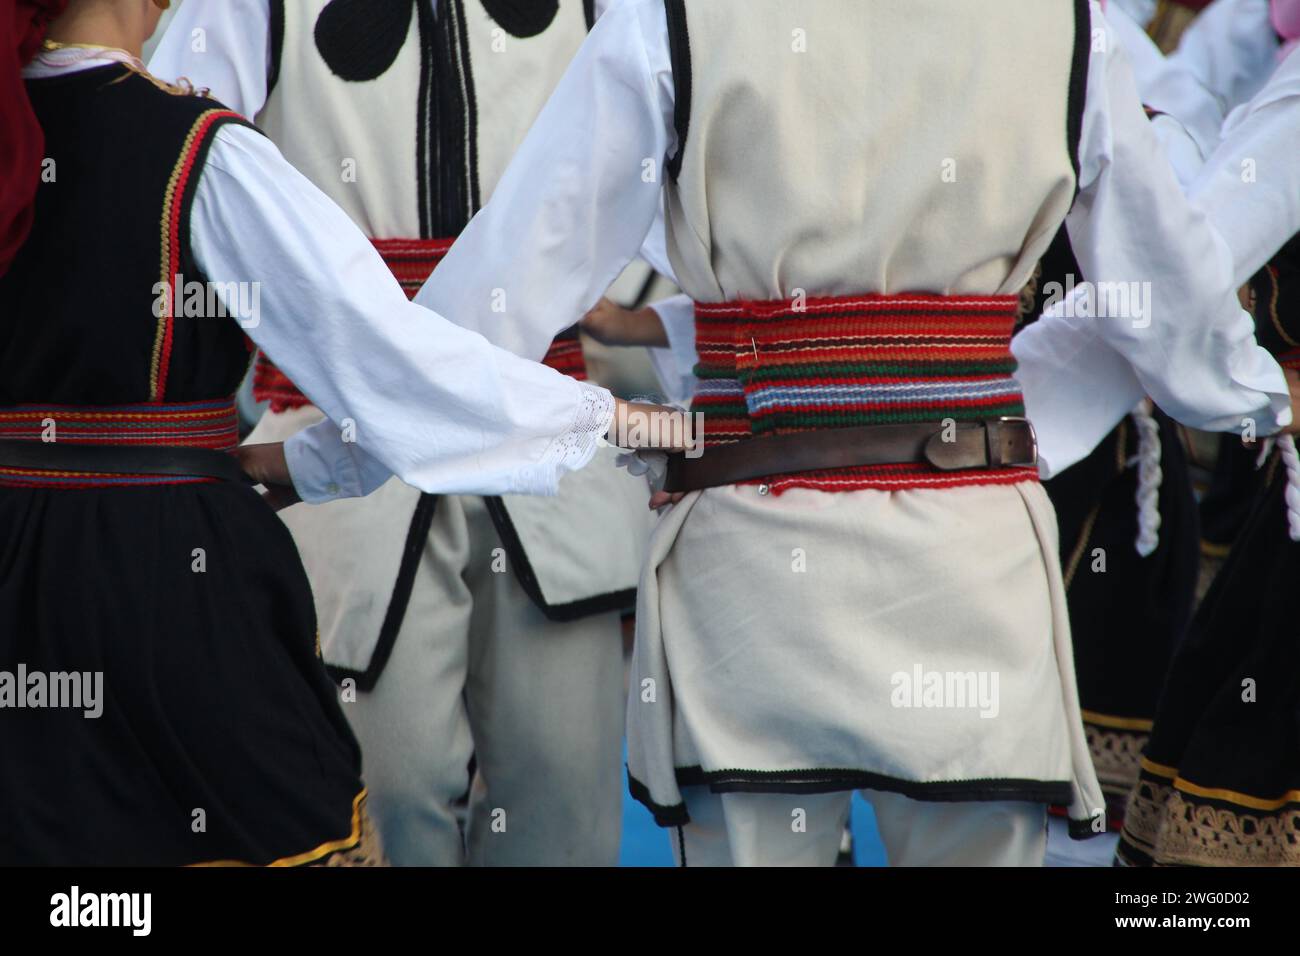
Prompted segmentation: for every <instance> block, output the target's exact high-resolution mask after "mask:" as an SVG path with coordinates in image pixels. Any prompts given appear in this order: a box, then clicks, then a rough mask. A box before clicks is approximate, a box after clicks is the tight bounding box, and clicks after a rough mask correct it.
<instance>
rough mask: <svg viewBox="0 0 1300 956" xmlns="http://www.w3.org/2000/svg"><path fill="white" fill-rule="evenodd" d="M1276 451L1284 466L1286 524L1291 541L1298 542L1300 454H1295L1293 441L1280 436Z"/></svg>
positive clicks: (1299, 538) (1286, 436)
mask: <svg viewBox="0 0 1300 956" xmlns="http://www.w3.org/2000/svg"><path fill="white" fill-rule="evenodd" d="M1277 450H1278V452H1279V453H1281V455H1282V464H1284V465H1285V466H1286V522H1287V527H1288V528H1289V529H1290V532H1291V540H1292V541H1300V454H1297V453H1296V447H1295V439H1294V438H1292V437H1291V436H1290V435H1282V436H1280V437H1279V438H1278V440H1277Z"/></svg>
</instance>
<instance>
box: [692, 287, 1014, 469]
mask: <svg viewBox="0 0 1300 956" xmlns="http://www.w3.org/2000/svg"><path fill="white" fill-rule="evenodd" d="M1018 310H1019V298H1018V297H1017V296H994V297H981V296H960V297H955V296H954V297H949V296H937V295H919V294H918V295H897V296H881V295H868V296H855V297H847V298H823V299H807V300H792V301H782V302H728V303H722V304H716V303H715V304H708V303H696V306H695V322H696V346H697V349H698V352H699V359H700V364H699V365H698V366H697V367H696V375H697V376H698V378H699V379H700V386H699V389H698V391H697V392H696V396H695V400H694V402H693V404H692V411H696V412H701V413H703V415H704V435H705V447H706V451H705V454H706V455H707V454H708V452H707V447H708V445H710V444H712V445H718V444H725V443H730V442H737V441H745V440H747V439H750V438H753V437H756V436H760V435H773V434H788V433H791V432H799V431H809V430H818V429H834V428H845V427H850V426H857V425H885V424H902V423H913V422H941V421H944V420H947V419H952V420H954V421H957V422H967V421H978V420H986V419H993V418H998V417H1001V416H1009V417H1020V416H1023V415H1024V413H1025V411H1024V400H1023V398H1022V396H1021V394H1020V388H1019V386H1018V385H1017V384H1016V381H1015V379H1013V378H1012V373H1013V372H1014V371H1015V367H1016V362H1015V358H1014V357H1013V356H1012V354H1011V335H1012V332H1013V331H1014V329H1015V324H1016V320H1017V315H1018ZM1030 480H1037V473H1036V471H1034V470H1033V469H1027V468H996V469H978V470H969V471H962V472H958V473H943V472H939V471H937V470H936V469H934V468H933V467H931V466H929V465H927V464H925V463H923V462H917V463H909V464H899V465H869V466H860V467H853V468H841V469H835V470H832V471H825V472H805V473H802V474H797V475H773V476H770V477H768V478H764V479H763V480H762V483H763V484H766V485H768V486H769V487H770V488H771V490H772V491H774V492H778V493H779V492H780V491H784V490H786V489H788V488H813V489H817V490H821V491H856V490H860V489H880V490H888V491H896V490H904V489H908V488H936V487H952V486H958V485H977V484H1004V483H1013V482H1020V481H1030Z"/></svg>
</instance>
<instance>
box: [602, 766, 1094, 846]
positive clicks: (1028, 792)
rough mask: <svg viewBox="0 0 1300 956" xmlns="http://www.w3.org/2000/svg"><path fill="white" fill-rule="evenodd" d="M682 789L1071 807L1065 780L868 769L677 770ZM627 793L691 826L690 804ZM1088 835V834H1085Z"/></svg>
mask: <svg viewBox="0 0 1300 956" xmlns="http://www.w3.org/2000/svg"><path fill="white" fill-rule="evenodd" d="M676 777H677V785H678V786H679V787H696V786H706V787H708V788H709V790H710V791H712V792H713V793H772V794H776V793H785V794H801V793H809V794H821V793H841V792H845V791H850V792H851V791H854V790H881V791H885V792H887V793H897V794H900V795H901V796H904V797H908V798H909V799H912V800H920V801H923V802H926V803H978V802H993V801H1004V800H1005V801H1012V802H1017V803H1042V804H1047V805H1069V804H1070V803H1071V801H1072V800H1073V788H1072V787H1071V785H1070V784H1069V783H1068V782H1066V781H1043V780H1026V779H1018V778H1007V777H990V778H985V779H978V780H937V781H932V782H922V781H916V780H902V779H900V778H898V777H889V776H886V775H884V774H879V773H873V772H871V771H868V770H846V769H840V768H835V769H827V770H820V769H809V770H707V771H706V770H704V769H703V768H702V767H698V766H695V767H678V768H676ZM627 782H628V792H629V793H630V794H631V796H632V799H634V800H636V801H637V802H638V803H640V804H641V805H643V806H644V807H645V808H646V809H647V810H649V811H650V813H651V814H652V815H653V816H654V819H655V823H657V824H658V825H659V826H661V827H664V828H672V827H680V826H685V825H686V824H687V823H689V822H690V815H689V814H688V813H687V810H686V804H685V803H679V804H676V805H675V806H665V805H663V804H659V803H655V802H654V800H653V799H652V798H651V796H650V788H649V787H647V786H646V785H645V784H644V783H642V782H641V781H640V780H638V779H637V778H636V777H634V776H632V772H631V770H629V771H628V775H627ZM1085 830H1086V831H1087V832H1086V833H1085V832H1084V831H1085ZM1070 835H1071V836H1072V837H1074V838H1075V839H1084V838H1086V837H1090V836H1095V835H1096V834H1095V833H1094V832H1093V831H1092V821H1091V820H1071V821H1070Z"/></svg>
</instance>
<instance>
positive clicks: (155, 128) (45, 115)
mask: <svg viewBox="0 0 1300 956" xmlns="http://www.w3.org/2000/svg"><path fill="white" fill-rule="evenodd" d="M27 88H28V92H29V95H30V97H31V100H32V105H33V107H34V108H35V111H36V115H37V118H38V119H39V120H40V122H41V126H42V128H43V130H44V132H45V155H46V159H45V163H44V166H43V170H42V177H41V182H40V185H39V187H38V189H37V196H36V216H35V223H34V225H33V228H32V231H31V234H30V236H29V237H28V239H27V242H26V243H25V244H24V246H23V248H22V249H21V250H20V251H19V254H18V256H17V258H16V259H15V261H14V263H13V265H12V267H11V268H10V270H9V272H8V273H7V274H6V275H5V276H3V277H0V316H3V317H5V318H6V319H8V318H10V317H12V316H24V315H26V316H33V317H35V316H39V317H40V320H39V321H5V322H0V404H4V403H9V402H34V401H57V402H61V403H67V404H83V403H84V404H127V403H133V402H140V401H162V400H166V401H190V400H198V399H208V398H212V397H217V396H221V395H223V394H225V393H227V391H233V389H234V388H235V387H236V386H237V385H238V382H239V378H240V376H241V375H242V372H243V367H244V365H246V364H247V350H246V348H245V345H244V336H243V331H242V329H240V327H239V326H238V325H237V324H236V323H235V322H234V321H211V320H208V319H203V318H197V317H188V316H185V315H178V316H174V317H164V318H161V319H160V317H159V316H158V315H157V312H158V301H159V295H160V292H159V286H160V284H161V285H164V286H165V285H167V284H169V283H175V284H181V283H183V282H190V281H192V280H196V281H199V282H203V281H204V280H205V277H204V276H202V275H201V271H200V269H199V268H198V266H197V264H196V263H195V261H194V257H193V254H192V251H191V246H190V234H189V217H190V211H191V208H192V205H193V200H194V195H195V191H196V189H197V187H198V183H199V181H200V179H201V174H202V168H203V164H204V162H205V161H206V157H207V152H208V150H209V149H210V147H211V144H212V141H213V138H214V136H215V134H216V132H217V130H218V129H220V128H221V127H222V126H223V125H226V124H229V123H244V122H245V121H244V119H243V118H242V117H240V116H238V115H237V114H235V113H233V112H231V111H229V110H226V109H225V108H224V107H223V106H222V105H221V104H220V103H218V102H217V101H215V100H212V99H209V98H207V97H200V96H185V95H176V94H173V93H170V92H168V91H166V90H164V89H160V88H159V87H158V86H156V85H155V84H154V83H152V82H151V81H150V80H149V79H148V78H146V77H143V76H140V75H138V74H136V73H133V72H131V71H130V70H127V69H126V68H124V67H119V66H107V67H101V68H97V69H91V70H85V71H81V72H78V73H73V74H70V75H66V76H57V77H52V78H49V79H39V80H32V81H29V82H28V84H27ZM11 360H12V361H11Z"/></svg>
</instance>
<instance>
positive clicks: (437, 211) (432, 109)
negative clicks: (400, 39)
mask: <svg viewBox="0 0 1300 956" xmlns="http://www.w3.org/2000/svg"><path fill="white" fill-rule="evenodd" d="M419 10H420V20H419V23H420V101H419V116H418V117H417V118H416V151H417V155H416V170H417V173H418V179H419V205H420V234H421V235H422V236H424V237H425V238H434V239H438V238H444V237H450V236H457V235H459V234H460V232H461V230H463V229H464V228H465V226H466V225H467V224H468V223H469V220H470V219H471V218H472V217H473V215H474V214H475V213H476V212H478V210H479V206H480V205H481V199H480V191H479V178H478V103H477V99H476V97H475V93H474V71H473V68H472V65H471V63H470V52H469V32H468V28H467V27H466V23H465V2H464V0H442V2H441V3H439V5H438V13H437V15H436V16H435V15H434V13H433V11H432V9H431V5H430V4H426V3H422V4H420V7H419Z"/></svg>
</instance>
